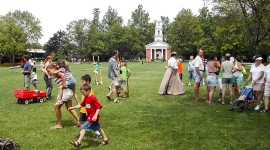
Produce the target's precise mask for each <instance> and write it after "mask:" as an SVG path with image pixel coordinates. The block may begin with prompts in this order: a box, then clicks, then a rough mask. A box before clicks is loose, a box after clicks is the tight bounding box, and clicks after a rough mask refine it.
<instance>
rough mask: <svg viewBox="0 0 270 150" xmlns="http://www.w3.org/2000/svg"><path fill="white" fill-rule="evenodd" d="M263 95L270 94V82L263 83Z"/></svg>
mask: <svg viewBox="0 0 270 150" xmlns="http://www.w3.org/2000/svg"><path fill="white" fill-rule="evenodd" d="M264 96H270V82H266V83H265V87H264Z"/></svg>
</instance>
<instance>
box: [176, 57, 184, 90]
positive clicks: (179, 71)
mask: <svg viewBox="0 0 270 150" xmlns="http://www.w3.org/2000/svg"><path fill="white" fill-rule="evenodd" d="M182 62H183V60H182V58H179V59H178V64H177V66H178V73H179V77H180V79H181V81H182V85H185V84H184V83H183V64H182Z"/></svg>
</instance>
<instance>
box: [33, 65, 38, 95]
mask: <svg viewBox="0 0 270 150" xmlns="http://www.w3.org/2000/svg"><path fill="white" fill-rule="evenodd" d="M31 78H32V84H33V86H34V88H35V90H36V91H38V89H37V84H38V80H37V68H36V67H33V72H32V74H31Z"/></svg>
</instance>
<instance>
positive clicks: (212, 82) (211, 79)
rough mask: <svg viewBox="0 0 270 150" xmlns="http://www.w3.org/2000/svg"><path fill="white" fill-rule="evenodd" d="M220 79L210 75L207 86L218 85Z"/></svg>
mask: <svg viewBox="0 0 270 150" xmlns="http://www.w3.org/2000/svg"><path fill="white" fill-rule="evenodd" d="M217 83H218V80H217V77H216V76H208V77H207V78H206V85H207V86H217Z"/></svg>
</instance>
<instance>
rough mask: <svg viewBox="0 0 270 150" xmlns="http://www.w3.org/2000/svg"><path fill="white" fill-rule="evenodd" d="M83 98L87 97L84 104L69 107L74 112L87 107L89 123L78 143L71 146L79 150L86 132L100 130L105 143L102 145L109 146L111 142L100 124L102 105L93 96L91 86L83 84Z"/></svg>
mask: <svg viewBox="0 0 270 150" xmlns="http://www.w3.org/2000/svg"><path fill="white" fill-rule="evenodd" d="M80 90H81V92H82V94H83V96H85V98H84V100H83V102H82V103H81V104H78V105H77V106H74V107H69V108H68V110H73V109H74V108H81V107H85V108H86V111H87V114H88V116H87V121H86V122H85V123H84V124H83V125H82V130H81V131H80V137H79V139H78V140H77V141H71V142H70V144H72V145H73V146H75V147H76V148H79V147H80V146H81V141H82V139H83V137H84V135H85V132H86V130H91V129H93V130H98V131H99V132H100V133H101V135H102V137H103V141H102V142H101V143H100V145H101V146H102V145H107V144H109V140H108V138H107V136H106V135H105V133H104V131H103V130H102V129H101V127H100V124H99V112H100V109H101V108H102V105H101V104H100V103H99V102H98V100H97V98H96V97H95V96H94V95H92V94H91V86H90V85H89V84H83V85H82V86H81V88H80Z"/></svg>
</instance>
